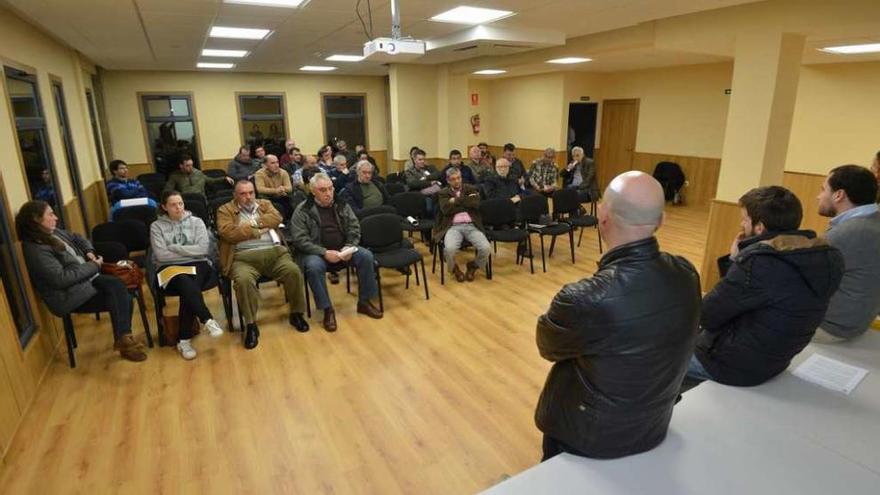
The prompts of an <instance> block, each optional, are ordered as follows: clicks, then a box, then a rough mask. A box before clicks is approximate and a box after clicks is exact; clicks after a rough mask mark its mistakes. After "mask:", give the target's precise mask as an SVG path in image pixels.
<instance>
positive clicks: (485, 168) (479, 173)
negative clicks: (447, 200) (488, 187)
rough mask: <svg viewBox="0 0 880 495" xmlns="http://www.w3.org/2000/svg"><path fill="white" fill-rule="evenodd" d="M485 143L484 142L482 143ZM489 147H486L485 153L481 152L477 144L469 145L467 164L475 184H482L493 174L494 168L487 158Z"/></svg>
mask: <svg viewBox="0 0 880 495" xmlns="http://www.w3.org/2000/svg"><path fill="white" fill-rule="evenodd" d="M484 144H485V143H484ZM488 153H489V148H488V146H487V148H486V154H483V151H482V150H481V149H480V147H479V146H471V149H470V151H469V152H468V154H469V158H470V159H469V160H468V162H467V166H468V167H470V169H471V170H472V171H473V173H474V180H475V181H476V183H477V184H482V183H483V182H485V181H486V179H488V178H489V177H491V176H493V175H495V170H493V168H492V163H491V161H490V159H489V156H491V155H489V154H488Z"/></svg>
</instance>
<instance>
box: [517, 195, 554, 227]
mask: <svg viewBox="0 0 880 495" xmlns="http://www.w3.org/2000/svg"><path fill="white" fill-rule="evenodd" d="M519 212H520V215H521V216H522V218H523V220H525V221H526V222H529V223H536V222H538V221H539V219H540V217H541V215H545V214H547V213H548V212H549V207H548V206H547V198H546V197H545V196H544V195H543V194H530V195H528V196H525V197H523V198H522V200H521V201H520V202H519Z"/></svg>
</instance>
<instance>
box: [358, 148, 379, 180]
mask: <svg viewBox="0 0 880 495" xmlns="http://www.w3.org/2000/svg"><path fill="white" fill-rule="evenodd" d="M354 153H355V155H356V156H357V161H358V162H359V161H361V160H366V161H368V162H370V164H371V165H373V169H374V175H378V174H376V173H375V172H378V168H379V166H378V165H376V159H375V158H373V157H372V156H370V152H369V151H367V148H366V146H364V145H362V144H359V145H357V146H355V147H354Z"/></svg>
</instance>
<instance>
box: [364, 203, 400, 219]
mask: <svg viewBox="0 0 880 495" xmlns="http://www.w3.org/2000/svg"><path fill="white" fill-rule="evenodd" d="M383 213H390V214H392V215H395V216H398V215H397V209H395V208H394V207H393V206H389V205H379V206H374V207H372V208H364V209H362V210H360V211H358V212H356V215H357V217H358V218H359V219H363V218H367V217H369V216H372V215H380V214H383ZM398 218H399V216H398Z"/></svg>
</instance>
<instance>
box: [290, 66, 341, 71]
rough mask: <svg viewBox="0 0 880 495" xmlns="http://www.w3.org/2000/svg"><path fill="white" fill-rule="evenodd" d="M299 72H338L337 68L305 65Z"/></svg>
mask: <svg viewBox="0 0 880 495" xmlns="http://www.w3.org/2000/svg"><path fill="white" fill-rule="evenodd" d="M299 70H307V71H312V72H329V71H331V70H336V67H328V66H326V65H303V66H302V67H300V68H299Z"/></svg>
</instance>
